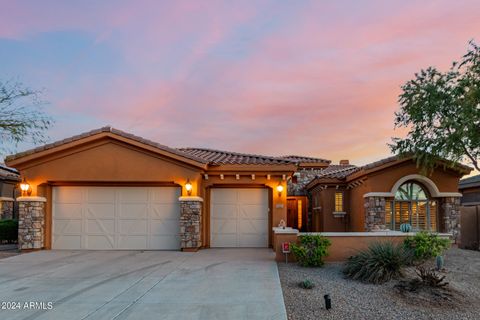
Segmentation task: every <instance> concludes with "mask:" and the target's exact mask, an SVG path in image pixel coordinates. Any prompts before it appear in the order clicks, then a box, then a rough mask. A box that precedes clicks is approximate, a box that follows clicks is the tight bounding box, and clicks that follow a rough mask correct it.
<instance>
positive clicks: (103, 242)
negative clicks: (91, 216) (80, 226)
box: [85, 234, 115, 250]
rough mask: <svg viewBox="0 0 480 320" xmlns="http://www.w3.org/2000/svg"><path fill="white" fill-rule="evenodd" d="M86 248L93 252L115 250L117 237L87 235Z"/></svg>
mask: <svg viewBox="0 0 480 320" xmlns="http://www.w3.org/2000/svg"><path fill="white" fill-rule="evenodd" d="M85 246H86V247H87V248H88V249H93V250H109V249H115V237H114V235H113V234H111V235H105V234H103V235H87V236H86V237H85Z"/></svg>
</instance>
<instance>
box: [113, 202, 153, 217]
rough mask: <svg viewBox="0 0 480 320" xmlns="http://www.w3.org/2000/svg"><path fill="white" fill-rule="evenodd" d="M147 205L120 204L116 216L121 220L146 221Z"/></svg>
mask: <svg viewBox="0 0 480 320" xmlns="http://www.w3.org/2000/svg"><path fill="white" fill-rule="evenodd" d="M147 212H148V205H147V204H144V203H138V204H135V203H127V204H121V205H120V206H119V208H118V214H119V217H120V218H121V219H123V218H129V219H146V218H147Z"/></svg>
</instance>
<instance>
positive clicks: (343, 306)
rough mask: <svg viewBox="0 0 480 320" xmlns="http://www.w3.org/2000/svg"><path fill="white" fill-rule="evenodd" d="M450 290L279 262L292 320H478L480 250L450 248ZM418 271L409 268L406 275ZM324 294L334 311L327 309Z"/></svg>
mask: <svg viewBox="0 0 480 320" xmlns="http://www.w3.org/2000/svg"><path fill="white" fill-rule="evenodd" d="M445 268H446V273H445V274H446V279H445V280H446V281H447V282H449V285H448V288H449V289H448V291H444V292H443V291H441V292H440V293H441V294H439V295H437V292H435V291H434V292H427V290H425V291H421V292H415V293H411V292H404V291H401V290H399V289H398V288H396V287H395V286H396V285H398V283H399V281H390V282H388V283H386V284H383V285H372V284H365V283H361V282H358V281H354V280H349V279H345V278H344V276H343V274H342V264H341V263H327V264H326V265H325V266H324V267H323V268H303V267H300V266H298V265H297V264H295V263H289V264H288V265H286V264H285V263H278V270H279V273H280V279H281V283H282V289H283V296H284V299H285V306H286V308H287V313H288V318H289V319H479V317H480V316H479V315H480V252H477V251H469V250H461V249H457V248H452V249H450V250H449V251H448V252H447V253H446V254H445ZM414 275H415V273H414V270H407V272H406V275H405V277H406V279H409V278H413V277H414ZM305 279H310V280H311V281H313V282H314V284H315V287H314V288H313V289H310V290H308V289H302V288H300V287H299V286H298V283H299V282H300V281H303V280H305ZM325 294H329V295H330V296H331V299H332V309H330V310H326V309H325V307H324V305H325V304H324V298H323V296H324V295H325Z"/></svg>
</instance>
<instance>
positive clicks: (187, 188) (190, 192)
mask: <svg viewBox="0 0 480 320" xmlns="http://www.w3.org/2000/svg"><path fill="white" fill-rule="evenodd" d="M192 188H193V186H192V184H191V183H190V179H188V180H187V183H185V190H187V194H188V195H189V196H190V195H192Z"/></svg>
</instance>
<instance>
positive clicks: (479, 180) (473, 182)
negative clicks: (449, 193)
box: [458, 174, 480, 206]
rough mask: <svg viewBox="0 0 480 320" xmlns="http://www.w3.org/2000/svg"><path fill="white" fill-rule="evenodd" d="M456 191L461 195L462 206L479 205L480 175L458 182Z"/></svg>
mask: <svg viewBox="0 0 480 320" xmlns="http://www.w3.org/2000/svg"><path fill="white" fill-rule="evenodd" d="M458 189H459V190H460V192H461V193H462V194H463V197H462V204H463V205H465V206H473V205H480V174H479V175H476V176H473V177H469V178H465V179H462V180H460V183H459V184H458Z"/></svg>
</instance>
